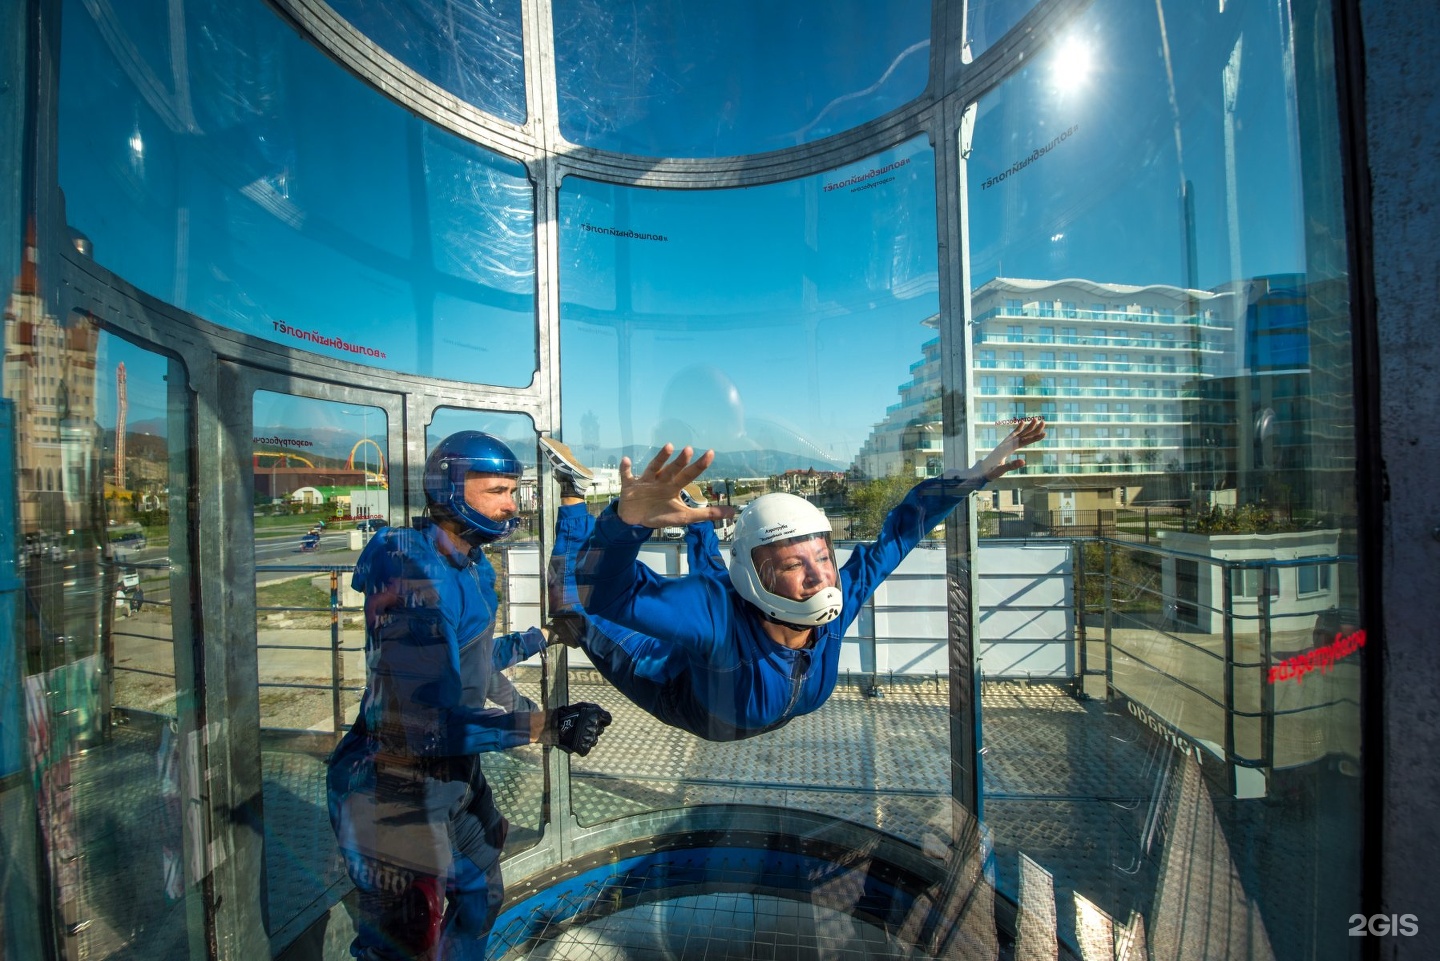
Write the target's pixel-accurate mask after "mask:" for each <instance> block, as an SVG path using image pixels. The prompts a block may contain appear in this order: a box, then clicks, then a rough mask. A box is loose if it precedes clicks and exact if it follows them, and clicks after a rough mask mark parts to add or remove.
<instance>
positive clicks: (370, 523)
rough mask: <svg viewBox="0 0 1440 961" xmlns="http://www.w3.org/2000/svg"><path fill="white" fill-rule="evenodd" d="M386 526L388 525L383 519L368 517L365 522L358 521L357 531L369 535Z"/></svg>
mask: <svg viewBox="0 0 1440 961" xmlns="http://www.w3.org/2000/svg"><path fill="white" fill-rule="evenodd" d="M386 526H388V525H387V524H386V521H385V518H383V517H367V518H365V520H363V521H357V522H356V524H355V529H356V530H357V531H365V532H366V533H367V534H373V533H375V532H376V531H378V530H379V529H380V528H382V527H386Z"/></svg>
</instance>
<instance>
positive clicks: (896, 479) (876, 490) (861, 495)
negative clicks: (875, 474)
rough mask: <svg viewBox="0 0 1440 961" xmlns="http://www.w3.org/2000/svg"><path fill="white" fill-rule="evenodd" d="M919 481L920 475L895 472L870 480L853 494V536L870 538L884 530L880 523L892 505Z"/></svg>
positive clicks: (851, 504)
mask: <svg viewBox="0 0 1440 961" xmlns="http://www.w3.org/2000/svg"><path fill="white" fill-rule="evenodd" d="M917 483H919V480H918V478H915V477H906V476H905V475H904V474H895V475H892V476H890V477H880V478H876V479H875V480H872V481H866V482H865V483H863V484H861V485H859V486H858V487H856V488H855V490H854V491H853V492H852V493H851V494H850V509H851V510H852V511H853V512H854V514H855V523H854V526H853V527H852V528H851V530H852V532H853V533H852V535H851V536H853V537H855V538H857V539H859V540H870V539H871V538H873V537H875V536H876V535H878V534H879V533H880V525H881V524H882V523H884V521H885V515H886V514H888V513H890V509H891V508H892V507H894V506H895V505H896V504H898V503H900V501H901V500H902V499H903V498H904V497H905V495H906V494H908V493H910V488H912V487H914V486H915V485H916V484H917Z"/></svg>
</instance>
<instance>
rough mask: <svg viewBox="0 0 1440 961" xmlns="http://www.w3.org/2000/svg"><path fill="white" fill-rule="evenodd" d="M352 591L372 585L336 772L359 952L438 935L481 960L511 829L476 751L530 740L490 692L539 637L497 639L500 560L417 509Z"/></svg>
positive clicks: (373, 551) (409, 950)
mask: <svg viewBox="0 0 1440 961" xmlns="http://www.w3.org/2000/svg"><path fill="white" fill-rule="evenodd" d="M351 585H352V586H353V587H354V588H355V589H356V590H358V591H360V592H362V593H363V594H364V595H365V674H366V681H365V693H364V695H363V697H362V699H361V701H360V711H359V715H358V716H357V717H356V719H355V723H354V725H353V726H352V727H351V728H350V730H349V731H347V732H346V734H345V736H344V737H343V738H342V739H341V741H340V744H339V746H337V747H336V749H335V752H334V753H333V754H332V755H331V758H330V771H329V776H328V795H329V809H330V820H331V824H332V826H333V827H334V829H335V835H336V838H337V840H338V841H339V844H340V849H341V853H342V854H343V855H344V858H345V864H346V868H347V870H348V871H349V873H350V877H351V879H352V880H353V881H354V882H355V887H356V889H357V891H358V892H359V895H360V917H359V919H358V925H357V928H358V931H357V934H356V937H355V941H354V943H353V944H352V945H351V948H350V951H351V953H352V954H353V955H354V956H355V957H357V958H362V959H365V961H381V959H386V961H389V959H409V958H412V957H415V956H417V955H421V954H424V952H426V951H428V950H430V949H431V948H432V947H433V946H435V945H436V944H437V943H441V949H442V951H441V955H440V956H442V957H444V958H446V959H447V961H451V959H471V958H473V959H477V961H478V959H481V958H483V957H484V951H485V945H486V942H487V941H488V939H489V935H490V928H491V926H492V925H493V924H494V921H495V917H496V915H497V913H498V910H499V907H500V903H501V900H502V898H503V895H504V887H503V884H502V881H501V878H500V851H501V848H502V847H503V846H504V843H505V835H506V832H507V830H508V828H509V824H508V822H507V821H506V820H505V818H504V816H503V815H502V814H501V813H500V811H499V809H498V808H497V807H496V806H495V801H494V798H493V797H492V795H491V792H490V786H489V785H488V784H487V783H486V781H485V776H484V774H483V773H482V771H481V768H480V761H479V754H480V752H482V751H499V750H504V749H506V748H511V747H516V746H518V745H521V744H528V743H529V742H530V719H529V715H528V714H507V713H502V712H500V711H496V710H493V709H492V710H487V709H485V707H484V704H485V696H486V693H487V691H493V690H494V686H493V685H492V684H491V679H492V677H493V676H494V672H497V671H499V670H501V669H503V668H505V667H508V666H509V665H511V664H514V663H516V662H517V661H521V660H524V659H525V658H527V657H529V656H531V655H532V654H535V653H537V652H538V651H540V650H541V649H542V648H543V646H544V637H543V635H541V633H540V632H539V630H537V629H534V628H532V629H530V630H528V631H525V632H522V633H518V634H505V635H501V636H500V637H496V636H495V635H494V631H495V611H496V609H497V607H498V606H499V600H498V598H497V596H496V594H495V569H494V568H493V567H491V566H490V562H489V561H488V560H487V559H486V558H485V555H484V554H483V553H482V552H481V551H480V549H479V548H475V549H471V548H470V547H469V545H467V544H465V543H463V542H457V541H454V540H452V539H451V538H450V536H449V535H448V534H447V533H446V532H445V531H444V530H442V529H441V528H439V527H437V526H435V525H434V524H433V523H431V522H430V521H429V520H426V519H423V518H422V519H417V520H416V522H415V527H414V528H408V527H387V528H385V529H383V530H381V531H380V532H379V533H377V534H376V535H375V536H374V537H373V538H372V539H371V541H370V543H369V544H368V545H366V548H365V550H364V551H363V552H362V553H361V555H360V558H359V560H358V561H357V562H356V566H355V574H354V577H353V578H352V579H351ZM447 900H448V905H447V903H446V902H447ZM427 956H428V955H427Z"/></svg>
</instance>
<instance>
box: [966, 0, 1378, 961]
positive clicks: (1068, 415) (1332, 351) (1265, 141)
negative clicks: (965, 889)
mask: <svg viewBox="0 0 1440 961" xmlns="http://www.w3.org/2000/svg"><path fill="white" fill-rule="evenodd" d="M1292 15H1293V17H1294V19H1293V20H1292V19H1291V17H1292ZM1328 17H1329V13H1328V11H1324V10H1316V9H1314V8H1313V7H1312V6H1311V5H1309V4H1302V5H1301V6H1300V7H1299V8H1296V7H1294V5H1292V4H1288V3H1264V4H1252V5H1235V4H1224V5H1222V7H1221V8H1220V9H1218V10H1217V8H1216V7H1214V6H1213V5H1212V6H1209V7H1198V6H1193V7H1186V8H1184V9H1179V8H1174V9H1172V8H1171V7H1169V6H1167V7H1165V8H1164V9H1163V10H1162V9H1161V8H1160V7H1157V6H1155V5H1153V4H1149V3H1145V2H1139V0H1099V2H1097V3H1096V4H1095V6H1094V7H1093V8H1092V9H1091V10H1090V11H1088V12H1087V13H1086V14H1085V15H1084V16H1083V17H1082V18H1080V19H1079V20H1078V21H1077V22H1076V23H1075V25H1074V27H1073V30H1072V31H1071V32H1070V34H1069V35H1068V36H1065V37H1061V38H1058V39H1057V41H1056V43H1055V44H1054V45H1053V46H1052V47H1051V48H1050V49H1049V50H1048V52H1047V53H1045V54H1044V55H1042V56H1040V57H1037V58H1035V60H1034V61H1033V62H1030V61H1027V63H1028V64H1029V65H1028V66H1027V67H1026V69H1024V70H1023V71H1021V72H1019V73H1017V74H1015V75H1014V76H1013V77H1011V78H1010V79H1009V80H1008V81H1007V82H1006V83H1005V84H1004V85H1003V86H1001V87H1000V88H998V89H997V90H996V91H995V92H994V93H993V94H992V95H990V96H988V97H986V98H985V100H984V101H982V102H981V103H980V105H979V112H978V119H977V121H976V124H975V131H974V143H973V152H972V153H971V154H970V156H969V163H968V165H967V168H966V171H965V172H966V176H967V187H968V196H969V215H970V229H971V250H970V261H971V267H972V277H971V282H972V284H973V285H974V288H973V291H972V305H971V306H972V313H973V327H972V331H971V333H972V342H973V351H974V370H973V371H972V375H971V376H972V377H973V389H972V392H971V394H972V400H971V410H972V413H973V419H972V423H974V424H975V425H976V426H975V428H974V434H973V436H972V438H971V441H972V443H973V445H974V447H975V448H976V449H977V450H983V449H986V448H987V447H988V446H989V445H990V444H993V443H994V441H995V439H996V438H997V436H998V435H999V434H1000V433H1001V432H1003V431H1004V430H1006V428H1005V427H1003V426H997V421H1003V420H1004V419H1007V418H1015V417H1030V416H1043V417H1044V418H1045V419H1046V421H1047V422H1048V425H1049V437H1048V438H1047V440H1046V441H1045V442H1044V444H1043V446H1042V447H1041V449H1040V450H1039V451H1038V452H1037V453H1035V454H1034V455H1033V456H1030V457H1029V458H1028V460H1029V466H1028V467H1027V469H1026V471H1025V475H1022V476H1018V477H1015V478H1014V479H1010V480H1007V481H1005V482H1002V483H1001V484H999V485H997V487H998V489H997V490H996V491H995V492H994V493H993V494H992V495H991V496H990V497H989V498H988V499H986V500H984V501H982V514H981V517H982V521H981V525H982V526H981V529H982V531H984V532H987V533H992V534H996V535H999V536H998V537H996V538H995V539H994V540H985V541H982V542H981V543H982V546H981V551H980V556H979V563H978V568H979V571H980V577H981V586H980V592H979V600H980V605H981V609H982V618H981V625H982V633H981V637H980V638H979V641H980V643H979V644H978V645H977V649H978V651H979V652H980V655H981V658H982V660H981V668H982V670H983V672H984V683H983V684H982V688H981V690H982V698H981V699H982V705H983V711H982V725H983V729H984V739H985V744H986V746H987V751H986V753H985V755H984V775H985V777H984V785H985V815H986V820H987V824H988V827H989V828H990V830H991V831H992V832H993V834H994V837H995V848H996V856H997V867H998V871H999V878H1000V887H1001V889H1002V890H1004V891H1006V892H1007V893H1009V894H1010V895H1011V896H1016V897H1020V898H1021V899H1022V900H1024V899H1026V898H1027V897H1028V898H1031V899H1032V900H1034V901H1035V902H1036V905H1035V907H1038V908H1039V909H1043V908H1044V906H1045V904H1046V903H1048V904H1050V905H1052V907H1051V908H1050V910H1053V911H1055V912H1056V915H1055V916H1056V917H1057V918H1058V931H1059V933H1060V936H1061V937H1062V938H1063V939H1065V940H1067V941H1071V942H1072V943H1077V944H1078V943H1080V942H1082V941H1083V940H1084V938H1085V937H1086V936H1087V934H1086V930H1087V925H1089V924H1091V923H1092V922H1093V920H1094V919H1096V918H1100V917H1106V918H1109V919H1111V920H1112V921H1113V922H1114V923H1115V924H1116V925H1117V926H1118V925H1124V926H1128V927H1129V928H1130V930H1131V931H1133V930H1134V927H1133V926H1134V924H1135V923H1136V921H1137V919H1138V920H1141V921H1143V924H1144V929H1145V931H1146V932H1147V934H1148V936H1149V943H1150V950H1151V952H1152V955H1165V954H1170V953H1173V952H1174V951H1175V950H1176V949H1177V946H1178V945H1179V944H1180V943H1181V941H1182V940H1183V941H1184V943H1186V944H1187V945H1194V944H1196V943H1197V942H1196V940H1195V939H1196V938H1197V937H1199V938H1202V939H1203V944H1204V945H1205V947H1204V948H1202V949H1201V952H1202V953H1204V954H1207V955H1210V956H1215V957H1228V958H1271V957H1274V958H1282V957H1283V958H1301V957H1311V956H1315V955H1317V954H1321V955H1324V956H1326V957H1351V956H1355V955H1356V954H1357V953H1358V951H1359V948H1360V945H1359V944H1358V943H1357V942H1356V940H1355V939H1353V938H1352V939H1349V940H1348V942H1347V939H1346V938H1344V936H1343V935H1342V934H1341V933H1340V932H1341V927H1342V925H1341V921H1340V919H1342V918H1345V917H1347V916H1349V915H1350V914H1351V913H1352V912H1354V911H1356V910H1358V909H1359V892H1358V888H1357V884H1358V879H1359V878H1360V874H1361V872H1360V869H1359V857H1360V837H1359V832H1360V828H1361V780H1360V775H1361V773H1362V770H1363V768H1364V759H1363V754H1362V750H1361V743H1360V722H1359V706H1358V705H1359V699H1360V691H1361V684H1362V680H1363V678H1362V673H1361V665H1360V655H1359V653H1358V650H1359V648H1360V647H1361V646H1363V644H1364V643H1365V631H1364V628H1365V625H1363V624H1361V623H1359V620H1358V618H1357V616H1356V613H1355V611H1356V608H1357V606H1358V599H1359V584H1358V574H1357V568H1356V563H1355V544H1356V529H1355V524H1356V521H1355V516H1356V491H1355V487H1354V458H1355V428H1354V413H1353V409H1352V398H1351V396H1350V392H1351V386H1350V385H1351V382H1352V372H1351V369H1350V362H1351V361H1350V358H1351V354H1350V342H1349V340H1350V316H1349V305H1348V297H1349V294H1348V278H1347V277H1346V275H1345V264H1346V251H1345V248H1344V240H1343V238H1344V237H1345V235H1346V232H1345V229H1344V224H1343V219H1342V216H1341V209H1340V205H1339V196H1338V190H1339V187H1338V184H1339V180H1340V178H1339V175H1338V173H1337V163H1338V157H1339V150H1338V143H1339V141H1338V133H1337V128H1336V117H1337V113H1336V111H1335V107H1334V103H1333V101H1330V100H1328V99H1327V98H1326V97H1325V96H1323V95H1320V94H1317V93H1315V91H1323V90H1326V89H1329V90H1331V91H1333V89H1334V87H1333V84H1331V83H1330V82H1329V80H1328V78H1326V77H1325V76H1323V75H1321V76H1315V75H1312V74H1311V73H1308V72H1307V71H1315V70H1318V69H1319V68H1317V67H1316V66H1315V65H1316V64H1321V63H1325V62H1327V59H1326V54H1325V52H1324V51H1325V49H1326V46H1327V45H1328V43H1329V39H1328V37H1325V36H1323V35H1322V36H1316V35H1314V34H1313V33H1311V32H1309V30H1310V27H1309V24H1312V23H1315V22H1321V23H1324V22H1328ZM1077 51H1085V52H1087V53H1086V56H1077ZM1301 91H1310V92H1309V93H1304V94H1302V93H1301ZM1037 535H1043V536H1044V538H1045V540H1044V542H1043V543H1044V545H1046V546H1045V547H1044V548H1041V547H1037V546H1036V545H1035V544H1034V542H1033V541H1028V542H1020V541H1014V540H1010V539H1008V538H1012V537H1026V538H1033V537H1035V536H1037ZM1077 582H1078V589H1077ZM1072 597H1073V598H1075V599H1076V600H1075V609H1074V610H1073V611H1071V612H1068V615H1067V612H1064V610H1063V607H1062V608H1060V609H1059V610H1057V608H1056V606H1055V602H1056V600H1057V599H1059V600H1061V603H1062V604H1063V599H1064V598H1072ZM1067 616H1068V618H1069V619H1068V620H1067ZM1076 695H1080V696H1079V697H1077V696H1076ZM1077 824H1084V825H1088V826H1089V827H1088V828H1087V829H1086V831H1085V834H1086V837H1087V840H1088V843H1087V845H1085V846H1081V845H1077V844H1075V842H1074V838H1075V834H1074V831H1075V826H1076V825H1077ZM1052 878H1053V884H1052ZM1037 881H1038V882H1039V884H1038V885H1037ZM1070 903H1073V905H1074V909H1073V910H1071V908H1070ZM1022 907H1023V905H1022ZM1307 917H1316V918H1325V919H1332V918H1333V919H1334V920H1333V921H1330V920H1325V921H1321V922H1317V925H1316V926H1315V927H1313V928H1312V927H1310V926H1308V925H1302V924H1297V923H1296V919H1297V918H1307ZM1087 919H1089V920H1087ZM1201 919H1204V920H1201ZM1217 919H1221V920H1219V923H1218V924H1217V923H1216V922H1217ZM1117 930H1118V927H1117ZM1182 931H1183V932H1184V933H1183V936H1182V934H1181V932H1182Z"/></svg>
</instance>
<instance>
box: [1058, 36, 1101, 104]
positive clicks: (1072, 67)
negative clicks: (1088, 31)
mask: <svg viewBox="0 0 1440 961" xmlns="http://www.w3.org/2000/svg"><path fill="white" fill-rule="evenodd" d="M1091 66H1092V54H1091V50H1090V45H1089V44H1088V43H1086V42H1085V41H1083V40H1077V39H1075V38H1074V37H1071V38H1069V39H1067V40H1065V41H1063V42H1061V44H1060V46H1058V47H1057V48H1056V49H1055V53H1054V55H1053V57H1052V60H1051V64H1050V81H1051V83H1053V84H1054V85H1055V89H1056V90H1057V91H1059V92H1060V93H1071V92H1073V91H1075V90H1078V89H1079V88H1081V87H1083V86H1084V85H1085V81H1086V80H1088V79H1089V77H1090V70H1091Z"/></svg>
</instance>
